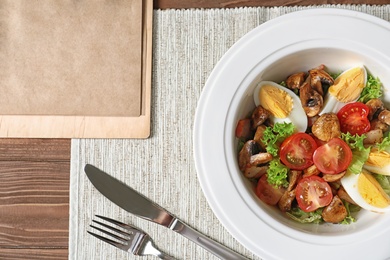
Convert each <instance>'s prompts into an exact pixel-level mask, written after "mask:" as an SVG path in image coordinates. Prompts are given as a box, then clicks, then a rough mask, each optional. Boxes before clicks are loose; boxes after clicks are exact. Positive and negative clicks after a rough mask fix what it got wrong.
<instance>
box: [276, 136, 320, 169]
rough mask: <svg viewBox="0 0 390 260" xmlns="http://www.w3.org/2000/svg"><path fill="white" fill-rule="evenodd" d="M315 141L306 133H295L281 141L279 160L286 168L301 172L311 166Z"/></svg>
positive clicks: (315, 146) (315, 147)
mask: <svg viewBox="0 0 390 260" xmlns="http://www.w3.org/2000/svg"><path fill="white" fill-rule="evenodd" d="M316 149H317V144H316V141H314V139H313V137H311V136H310V135H309V134H306V133H296V134H293V135H292V136H290V137H288V138H287V139H286V140H284V141H283V143H282V145H281V146H280V154H279V156H280V160H281V161H282V162H283V164H284V165H286V166H287V167H288V168H290V169H293V170H303V169H306V168H307V167H309V166H311V165H313V153H314V151H315V150H316Z"/></svg>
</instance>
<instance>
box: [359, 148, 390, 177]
mask: <svg viewBox="0 0 390 260" xmlns="http://www.w3.org/2000/svg"><path fill="white" fill-rule="evenodd" d="M386 152H387V153H389V154H390V148H388V149H386ZM363 168H364V169H366V170H368V171H370V172H373V173H377V174H382V175H388V176H390V160H388V161H386V164H385V165H384V166H383V167H381V166H379V165H368V164H364V165H363Z"/></svg>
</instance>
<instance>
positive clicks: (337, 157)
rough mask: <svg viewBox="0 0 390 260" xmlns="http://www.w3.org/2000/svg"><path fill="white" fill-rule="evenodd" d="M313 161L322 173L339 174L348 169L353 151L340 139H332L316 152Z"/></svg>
mask: <svg viewBox="0 0 390 260" xmlns="http://www.w3.org/2000/svg"><path fill="white" fill-rule="evenodd" d="M313 161H314V164H315V166H316V167H317V168H318V170H320V172H322V173H326V174H337V173H340V172H342V171H345V170H346V169H347V168H348V166H349V164H350V163H351V161H352V151H351V148H349V146H348V145H347V144H346V143H345V142H344V141H343V140H341V139H340V138H337V137H336V138H332V139H330V140H329V142H327V143H326V144H324V145H321V146H320V147H318V148H317V149H316V150H315V151H314V154H313Z"/></svg>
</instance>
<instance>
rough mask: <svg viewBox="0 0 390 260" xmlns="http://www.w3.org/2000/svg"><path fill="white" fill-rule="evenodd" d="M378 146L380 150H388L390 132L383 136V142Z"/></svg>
mask: <svg viewBox="0 0 390 260" xmlns="http://www.w3.org/2000/svg"><path fill="white" fill-rule="evenodd" d="M376 147H377V148H378V150H379V151H383V150H387V149H388V148H389V147H390V132H389V133H388V134H387V136H386V137H385V138H383V140H382V142H381V143H379V144H377V145H376Z"/></svg>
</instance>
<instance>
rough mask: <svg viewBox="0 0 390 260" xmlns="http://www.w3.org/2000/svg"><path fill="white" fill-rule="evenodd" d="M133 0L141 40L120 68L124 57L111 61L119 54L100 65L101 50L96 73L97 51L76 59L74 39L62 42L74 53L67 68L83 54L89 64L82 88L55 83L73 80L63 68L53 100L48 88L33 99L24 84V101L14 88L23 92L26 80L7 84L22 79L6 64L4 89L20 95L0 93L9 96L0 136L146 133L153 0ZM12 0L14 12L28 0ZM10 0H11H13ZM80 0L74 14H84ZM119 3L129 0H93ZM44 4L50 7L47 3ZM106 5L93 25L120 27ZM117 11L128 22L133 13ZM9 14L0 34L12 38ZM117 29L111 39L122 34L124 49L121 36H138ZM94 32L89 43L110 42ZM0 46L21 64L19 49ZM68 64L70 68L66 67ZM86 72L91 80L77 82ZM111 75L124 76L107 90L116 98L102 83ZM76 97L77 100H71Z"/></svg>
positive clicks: (127, 135) (55, 72)
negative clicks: (20, 84)
mask: <svg viewBox="0 0 390 260" xmlns="http://www.w3.org/2000/svg"><path fill="white" fill-rule="evenodd" d="M132 1H133V2H134V3H138V4H139V3H141V5H142V6H141V9H142V15H141V16H140V18H139V20H140V23H141V24H140V30H139V31H140V33H141V35H139V40H140V41H141V44H140V46H139V47H140V53H139V60H138V58H137V57H136V54H137V52H133V53H132V54H130V55H129V56H128V57H127V59H125V60H124V61H125V62H126V61H128V62H129V66H128V67H129V68H126V69H123V67H124V66H121V64H122V65H123V64H126V63H123V62H122V63H119V64H116V63H115V62H116V60H118V59H119V58H121V57H118V58H117V59H115V57H114V58H112V61H113V64H107V67H109V65H111V67H109V68H113V69H111V70H110V69H106V68H105V63H104V62H106V61H107V59H108V61H109V56H108V58H107V55H106V58H103V59H98V61H99V62H100V64H99V65H100V67H99V69H100V68H102V69H103V70H97V72H98V73H96V71H95V70H93V67H94V65H93V64H94V59H95V58H96V55H95V53H96V52H95V53H94V54H93V55H89V56H87V57H93V60H92V61H90V59H89V60H88V59H86V58H84V59H83V58H81V59H75V58H74V54H73V52H72V51H69V46H74V44H73V45H72V44H70V45H69V44H68V45H66V46H68V49H66V50H67V51H69V52H70V53H72V55H73V56H71V58H72V60H71V65H70V66H69V67H70V68H71V69H72V72H74V71H77V70H76V69H74V66H76V65H80V64H79V63H80V62H82V61H83V60H88V62H87V63H85V64H87V65H88V68H89V67H92V68H91V70H92V72H91V76H87V77H81V87H83V86H84V85H85V89H81V91H80V89H79V90H76V91H73V92H72V91H70V90H69V91H67V90H66V88H65V90H64V86H63V85H61V84H60V83H61V82H66V83H67V84H69V81H70V82H71V83H72V82H73V80H74V79H73V77H72V75H73V74H71V76H70V77H69V74H68V75H67V78H66V77H62V78H61V81H59V82H60V83H59V86H58V91H60V90H61V91H62V92H61V93H60V94H58V96H56V97H55V98H56V99H55V100H56V101H55V102H53V101H51V103H47V100H48V99H50V94H47V95H46V96H44V95H43V96H39V98H38V99H37V100H34V91H33V90H31V89H27V90H26V92H28V93H29V98H28V99H27V100H26V98H24V100H25V101H24V102H23V98H20V96H22V95H19V94H18V93H22V92H23V87H25V85H26V83H24V85H23V86H22V87H19V88H17V87H14V88H12V86H13V85H12V84H17V83H18V82H21V77H20V78H18V76H19V75H18V74H17V73H15V71H16V72H18V70H17V68H16V69H15V68H14V69H13V70H12V69H9V70H10V71H11V73H10V74H11V75H10V77H9V78H10V80H8V81H4V80H3V81H1V82H2V85H5V84H6V83H9V82H11V83H12V84H8V85H10V86H11V88H10V90H9V91H8V93H10V92H11V94H13V93H12V91H13V90H15V92H17V95H19V96H16V97H15V96H12V95H10V97H8V96H7V95H5V94H4V92H3V96H2V97H3V103H5V102H7V99H8V100H10V101H8V102H9V105H8V106H7V107H5V108H3V109H2V110H3V111H4V112H2V115H0V137H10V138H15V137H17V138H147V137H149V135H150V110H151V108H150V104H151V103H150V98H151V74H152V15H153V2H152V0H147V1H142V0H132ZM16 2H18V3H19V5H18V6H15V7H14V8H15V9H16V10H17V11H18V12H21V11H20V10H23V8H21V5H22V4H24V3H29V1H28V0H18V1H16ZM48 2H50V1H45V0H42V1H41V2H39V1H38V3H41V4H42V5H45V3H48ZM65 2H66V1H62V2H61V3H62V4H63V3H65ZM70 2H72V1H70ZM70 2H69V3H70ZM10 3H12V4H14V3H15V2H14V1H12V2H10ZM52 3H53V5H56V4H61V3H59V2H56V1H53V2H52ZM82 3H84V2H80V3H78V4H79V5H80V6H78V7H77V8H78V9H77V11H79V12H80V13H79V14H78V15H79V17H84V14H85V13H86V12H87V10H84V9H87V8H88V2H86V4H85V5H84V6H83V5H82ZM91 3H92V2H91ZM119 3H125V4H128V1H122V2H120V1H119V2H104V1H99V2H94V3H93V4H94V6H95V7H96V6H97V7H99V6H98V4H101V5H107V4H110V5H118V4H119ZM69 6H70V7H72V5H69ZM22 7H23V6H22ZM49 7H50V6H49ZM127 7H128V6H127ZM56 8H60V7H57V6H56ZM72 8H73V7H72ZM83 8H84V9H83ZM46 9H47V10H49V11H50V9H49V8H47V7H46ZM79 9H80V10H79ZM106 9H107V6H104V7H102V8H99V9H98V10H99V12H100V13H99V15H101V16H100V18H101V19H102V20H103V22H100V23H98V25H102V26H103V27H104V26H109V27H108V30H112V28H118V27H119V28H121V25H123V24H125V25H126V23H125V22H123V23H120V22H119V23H118V25H115V23H116V22H117V21H116V20H115V18H113V17H112V15H111V14H110V12H108V11H107V10H106ZM134 9H135V10H138V7H134ZM24 10H26V8H24ZM61 10H62V9H61ZM115 10H117V11H118V12H119V13H120V12H121V10H122V9H121V8H120V7H116V9H115ZM129 10H132V9H131V8H130V9H129ZM1 11H2V7H0V12H1ZM3 11H4V10H3ZM49 11H48V12H49ZM24 13H26V14H28V15H30V16H31V14H30V13H29V12H28V9H27V11H25V12H24ZM24 13H23V14H24ZM124 14H125V15H126V13H124ZM67 15H68V16H69V17H72V15H70V14H67ZM94 15H96V14H95V13H93V14H91V15H90V17H91V18H93V17H94ZM122 16H123V18H122V19H126V22H127V23H128V24H129V23H131V22H132V21H133V19H132V18H134V17H133V16H131V12H129V14H128V17H125V16H124V15H123V11H122ZM52 17H54V18H52V19H55V18H56V16H53V15H52ZM66 17H67V16H66V15H63V17H62V18H61V19H64V20H66ZM87 17H88V16H87ZM8 18H9V20H12V19H13V21H11V22H7V21H5V20H4V19H3V20H1V19H0V37H1V36H2V35H6V36H8V38H7V40H9V41H10V42H12V41H11V40H10V39H12V33H10V31H11V30H12V28H15V26H9V28H7V25H10V24H11V25H12V23H15V19H14V18H12V16H11V17H8ZM58 19H60V18H58ZM117 19H120V17H118V18H117ZM37 20H38V21H39V22H41V19H40V18H38V19H37ZM107 20H108V21H107ZM135 21H137V19H135ZM76 22H77V19H74V18H73V23H72V22H70V25H71V24H74V23H76ZM112 23H114V25H112ZM85 24H87V25H88V26H89V25H90V24H91V26H94V23H88V21H87V22H85ZM115 26H116V27H115ZM32 28H34V27H32ZM35 28H40V27H39V26H35ZM53 28H55V27H53ZM7 30H8V31H7ZM117 30H119V32H121V34H120V33H119V34H114V35H115V36H116V35H118V37H115V39H114V41H115V40H116V41H121V40H123V42H119V43H118V44H119V45H121V48H122V49H124V50H126V45H125V44H126V43H128V42H126V41H125V40H124V39H126V40H127V41H130V43H132V42H131V41H136V40H137V39H133V38H134V37H133V38H131V37H130V38H129V37H127V38H126V37H124V35H125V36H126V30H124V29H117ZM25 31H28V30H25ZM78 31H79V32H80V33H81V34H83V35H84V34H85V32H86V29H83V28H82V29H80V30H78ZM90 31H92V32H94V31H95V28H94V27H93V29H91V30H90ZM87 32H89V31H87ZM49 33H50V34H49V36H50V35H58V34H59V33H53V32H52V31H49ZM10 35H11V36H10ZM96 35H99V34H97V33H94V34H92V36H91V37H89V38H87V41H88V40H90V42H91V43H92V44H90V45H93V43H94V42H95V41H97V42H98V43H99V44H100V45H103V43H104V42H105V43H106V45H107V44H108V46H110V45H109V44H110V43H111V41H108V40H103V39H102V40H101V41H100V39H99V36H96ZM103 35H105V34H103ZM108 35H110V34H108ZM121 35H122V36H121ZM34 37H36V38H38V39H39V37H37V36H34ZM75 38H77V37H75ZM106 38H107V37H106ZM34 39H35V38H34ZM61 39H62V38H61ZM96 39H97V40H96ZM100 42H102V43H100ZM38 43H40V44H41V45H44V43H43V42H40V41H39V40H38ZM64 45H65V44H64ZM130 45H131V46H133V45H132V44H130ZM37 46H40V45H39V44H38V45H37ZM48 46H49V47H47V48H48V49H50V45H48ZM58 46H59V47H60V48H62V45H58ZM131 46H129V47H131ZM2 47H3V46H2ZM115 47H116V46H113V48H112V49H115ZM135 47H136V48H137V45H135ZM91 48H94V47H93V46H92V47H91ZM3 49H4V48H3ZM106 49H107V48H106ZM109 49H110V48H109V47H108V50H109ZM1 50H2V48H0V56H1V55H2V54H3V56H5V57H7V58H8V59H10V57H11V58H14V57H16V58H15V62H14V63H12V64H17V65H18V66H20V64H23V62H19V63H17V61H18V60H17V58H18V56H15V55H20V52H18V53H17V54H15V53H11V54H10V53H9V52H5V53H6V55H4V52H1ZM83 50H88V48H84V49H81V52H82V51H83ZM41 51H42V50H41ZM79 51H80V50H79ZM95 51H96V50H95ZM101 52H102V51H101V48H100V49H98V50H97V53H99V54H100V53H101ZM113 52H114V53H115V50H113ZM129 52H130V51H129ZM61 53H62V54H61V55H62V56H60V57H64V54H63V50H62V49H61ZM118 53H119V54H120V52H118ZM7 54H8V56H7ZM65 54H66V53H65ZM28 56H29V57H30V56H34V55H30V54H28ZM78 56H80V54H78ZM78 56H76V57H78ZM117 56H118V55H117ZM119 56H121V55H119ZM23 57H24V56H22V58H23ZM65 57H66V56H65ZM55 58H58V57H56V56H54V57H53V59H55ZM98 58H99V57H98ZM4 60H5V59H3V63H2V64H1V66H0V67H2V68H6V66H5V65H7V64H8V63H6V62H4ZM74 60H75V61H76V64H74V63H75V62H73V61H74ZM80 60H81V61H80ZM37 61H38V62H40V61H41V59H37ZM45 61H47V60H45ZM72 62H73V63H72ZM39 64H40V63H39ZM48 64H49V65H51V64H56V63H55V62H54V63H53V62H51V61H50V60H49V61H48ZM81 65H83V63H81ZM30 67H31V66H30ZM118 67H120V68H118ZM27 68H29V67H27ZM88 68H87V69H86V71H88V72H89V70H88ZM25 70H26V68H24V69H23V70H22V72H21V73H22V74H23V72H24V71H25ZM29 70H30V72H29V73H30V74H29V75H33V76H36V75H35V74H34V70H33V69H29ZM67 70H68V71H69V68H67ZM73 70H74V71H73ZM3 71H4V70H3ZM107 71H108V72H111V71H112V74H113V75H109V77H106V78H104V79H107V80H106V82H105V84H103V83H102V86H100V89H97V88H96V85H97V83H98V82H100V81H99V80H97V79H96V78H98V79H99V77H98V76H99V75H98V74H99V73H100V74H104V73H105V72H107ZM134 71H135V73H133V74H131V75H132V76H131V77H129V76H128V75H129V74H130V72H134ZM102 72H103V73H102ZM37 73H38V72H37ZM94 73H95V74H94ZM15 74H16V75H15ZM41 74H43V76H44V77H45V79H46V78H49V79H50V76H53V75H57V76H58V75H64V73H63V72H62V71H60V68H55V69H53V73H48V74H46V73H45V70H42V71H39V74H37V75H41ZM65 75H66V74H65ZM137 75H139V80H138V81H137V80H134V81H132V79H133V78H136V76H137ZM81 76H83V75H81ZM36 77H37V78H39V77H38V76H36ZM75 77H76V76H75ZM88 77H90V78H91V80H95V82H94V84H89V83H88V84H82V83H83V82H88ZM126 77H127V78H126ZM118 78H119V79H118ZM27 79H28V78H27ZM122 79H123V80H122ZM96 80H97V81H96ZM121 80H122V81H121ZM111 81H116V82H113V83H112V84H113V86H114V84H115V85H120V83H121V82H123V86H119V87H120V88H119V89H118V90H117V92H115V93H114V91H112V92H113V96H115V98H117V99H115V98H108V99H106V97H107V95H109V94H111V92H110V90H108V91H107V88H108V87H109V86H107V82H108V83H110V82H111ZM4 82H6V83H4ZM23 82H27V83H28V80H25V81H23ZM43 82H45V81H43ZM54 82H56V81H54ZM132 82H133V83H132ZM137 82H138V83H137ZM3 83H4V84H3ZM49 84H50V81H49ZM31 85H33V84H31ZM134 85H136V86H134ZM65 86H67V85H65ZM70 86H71V85H70ZM2 87H3V89H4V86H2ZM28 87H30V86H28ZM56 87H57V86H56ZM67 87H69V86H67ZM8 88H9V87H8ZM61 88H62V89H61ZM55 89H56V88H54V90H53V89H47V93H50V91H51V92H53V91H55ZM129 89H130V91H128V90H129ZM38 90H39V92H40V94H41V93H42V92H46V89H45V88H43V90H42V87H41V89H39V88H38ZM121 91H122V92H123V93H122V92H121ZM81 92H83V95H84V96H82V97H80V96H81V94H82V93H81ZM68 93H69V96H66V95H68ZM77 93H80V96H78V95H77ZM99 93H100V96H99V95H98V94H99ZM22 94H24V93H22ZM56 94H57V93H56ZM121 94H122V95H121ZM30 96H31V98H30ZM53 96H54V95H53ZM62 96H65V98H64V100H66V101H64V102H61V97H62ZM22 97H23V96H22ZM53 99H54V97H53ZM45 100H46V101H45ZM73 100H74V101H75V105H73V104H72V103H71V102H73ZM77 100H78V102H79V103H77V102H76V101H77ZM111 100H112V101H111ZM35 101H36V102H38V105H37V106H36V105H35V104H32V105H31V106H28V105H26V104H25V103H32V102H35ZM39 102H42V103H39ZM69 103H70V104H69ZM91 103H93V106H90V104H91ZM56 104H59V105H58V109H57V108H56ZM121 104H123V106H121ZM34 105H35V106H34ZM50 105H51V106H50ZM60 105H62V106H60ZM39 106H40V107H39ZM127 106H133V107H129V108H128V107H127ZM102 107H103V108H102ZM8 108H10V109H8ZM60 108H61V109H60ZM111 108H112V109H111ZM18 109H19V110H18Z"/></svg>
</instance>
